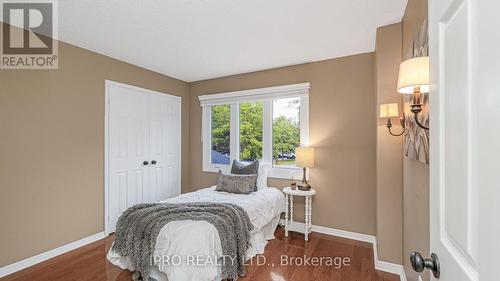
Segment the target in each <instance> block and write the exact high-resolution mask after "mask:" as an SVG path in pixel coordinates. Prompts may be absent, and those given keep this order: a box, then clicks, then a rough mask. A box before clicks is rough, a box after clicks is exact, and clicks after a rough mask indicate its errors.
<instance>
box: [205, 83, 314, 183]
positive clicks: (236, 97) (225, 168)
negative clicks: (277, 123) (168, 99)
mask: <svg viewBox="0 0 500 281" xmlns="http://www.w3.org/2000/svg"><path fill="white" fill-rule="evenodd" d="M309 89H310V83H300V84H292V85H284V86H276V87H268V88H259V89H252V90H244V91H236V92H229V93H217V94H209V95H202V96H200V97H199V101H200V105H201V106H202V134H201V142H202V146H203V156H202V158H203V160H202V161H203V171H204V172H218V171H219V170H222V172H224V173H229V172H230V170H231V163H232V161H233V160H239V157H240V144H239V142H240V138H239V134H240V130H239V125H240V120H239V115H240V110H239V104H240V103H242V102H252V101H261V102H263V116H262V123H263V124H262V126H263V129H262V149H263V151H262V156H263V157H262V158H263V159H262V161H263V162H268V163H271V169H270V171H269V177H272V178H282V179H291V178H292V177H293V178H295V179H301V178H302V168H300V167H279V166H277V167H274V166H273V164H272V163H273V155H272V150H273V138H272V123H273V112H272V111H273V101H274V100H276V99H283V98H292V97H300V111H299V112H300V116H299V120H300V122H299V123H300V145H301V146H308V145H309ZM213 105H229V106H230V112H231V117H230V122H231V125H230V130H231V131H230V145H229V147H230V150H231V152H230V163H229V165H225V164H213V163H211V145H212V136H211V134H212V111H211V106H213Z"/></svg>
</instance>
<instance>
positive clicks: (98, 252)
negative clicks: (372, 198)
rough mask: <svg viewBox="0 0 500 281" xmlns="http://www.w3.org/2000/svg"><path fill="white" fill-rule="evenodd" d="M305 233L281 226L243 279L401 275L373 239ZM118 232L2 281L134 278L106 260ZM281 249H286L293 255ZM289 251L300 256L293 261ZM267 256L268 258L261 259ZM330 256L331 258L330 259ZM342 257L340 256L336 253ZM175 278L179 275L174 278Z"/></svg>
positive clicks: (348, 280) (360, 280)
mask: <svg viewBox="0 0 500 281" xmlns="http://www.w3.org/2000/svg"><path fill="white" fill-rule="evenodd" d="M303 237H304V236H303V235H302V234H295V233H292V234H291V235H290V236H289V237H288V238H286V237H284V232H283V229H282V228H280V227H278V229H277V230H276V239H275V240H272V241H270V242H269V244H268V246H267V247H266V251H265V253H264V255H263V256H264V257H265V259H264V258H263V257H261V258H259V259H260V260H258V258H254V259H252V264H251V265H250V266H248V270H247V276H246V277H245V278H241V279H239V280H244V281H250V280H252V281H253V280H263V281H264V280H265V281H267V280H269V281H309V280H310V281H312V280H318V281H319V280H335V281H398V280H399V276H397V275H393V274H389V273H385V272H381V271H377V270H375V268H374V263H373V249H372V245H371V244H369V243H364V242H358V241H354V240H349V239H343V238H338V237H333V236H329V235H323V234H319V233H313V234H312V235H311V236H310V241H309V242H305V241H304V238H303ZM112 241H113V237H112V236H110V237H107V238H105V239H102V240H100V241H97V242H94V243H92V244H89V245H87V246H85V247H82V248H79V249H76V250H74V251H71V252H68V253H66V254H64V255H61V256H58V257H55V258H53V259H50V260H48V261H45V262H43V263H40V264H37V265H35V266H32V267H30V268H27V269H25V270H22V271H19V272H17V273H14V274H12V275H9V276H6V277H4V278H0V280H1V281H28V280H29V281H130V280H132V278H131V273H130V272H129V271H127V270H121V269H120V268H118V267H116V266H113V265H112V264H111V263H109V262H108V261H107V260H106V253H107V251H108V249H109V248H110V247H111V243H112ZM282 255H287V257H288V259H286V258H283V262H282ZM304 255H305V256H311V257H318V258H321V257H324V259H323V263H324V264H327V265H330V266H326V265H324V266H308V265H302V266H297V265H296V264H297V263H300V262H301V261H303V257H304ZM290 257H299V259H295V260H294V262H295V264H294V265H287V264H286V263H284V262H285V261H288V264H289V263H290V260H291V258H290ZM326 257H342V258H343V257H348V258H349V260H350V265H349V266H342V267H340V268H337V267H336V266H335V265H332V264H331V262H330V263H328V262H326ZM264 260H265V264H264V265H262V263H263V261H264ZM330 261H331V260H330ZM337 262H338V259H337ZM337 265H338V264H337ZM173 281H174V280H173Z"/></svg>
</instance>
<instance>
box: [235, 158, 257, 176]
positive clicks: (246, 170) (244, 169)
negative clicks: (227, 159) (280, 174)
mask: <svg viewBox="0 0 500 281" xmlns="http://www.w3.org/2000/svg"><path fill="white" fill-rule="evenodd" d="M258 172H259V160H255V161H253V162H252V163H250V164H248V165H245V164H244V163H241V162H240V161H237V160H233V165H232V166H231V174H235V175H254V174H257V173H258Z"/></svg>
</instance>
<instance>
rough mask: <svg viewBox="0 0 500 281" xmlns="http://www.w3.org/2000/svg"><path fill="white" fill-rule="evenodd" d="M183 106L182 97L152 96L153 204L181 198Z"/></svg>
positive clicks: (150, 100) (150, 105)
mask: <svg viewBox="0 0 500 281" xmlns="http://www.w3.org/2000/svg"><path fill="white" fill-rule="evenodd" d="M180 108H181V103H180V99H179V98H178V97H172V96H168V95H150V96H149V116H150V143H151V146H150V163H151V167H150V170H149V175H150V188H151V192H150V193H149V194H150V195H152V196H153V197H152V198H149V200H150V201H154V202H156V201H159V200H163V199H166V198H169V197H172V196H176V195H179V194H180V193H181V190H180V186H181V185H180V156H181V154H180V153H181V143H180V139H181V138H180V135H181V119H180Z"/></svg>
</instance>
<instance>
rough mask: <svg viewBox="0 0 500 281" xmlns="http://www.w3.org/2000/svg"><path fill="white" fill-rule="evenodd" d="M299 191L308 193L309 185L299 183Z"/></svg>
mask: <svg viewBox="0 0 500 281" xmlns="http://www.w3.org/2000/svg"><path fill="white" fill-rule="evenodd" d="M299 190H302V191H309V190H311V185H310V184H309V183H307V182H306V183H301V184H299Z"/></svg>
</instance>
